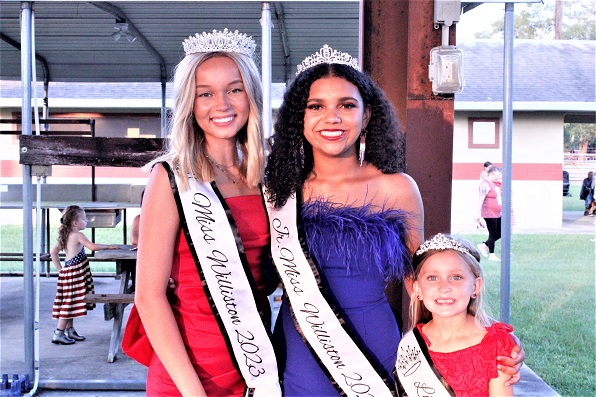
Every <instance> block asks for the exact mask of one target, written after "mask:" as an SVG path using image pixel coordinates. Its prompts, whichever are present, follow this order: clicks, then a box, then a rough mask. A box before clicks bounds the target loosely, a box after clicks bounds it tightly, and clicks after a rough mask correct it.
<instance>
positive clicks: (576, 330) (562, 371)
mask: <svg viewBox="0 0 596 397" xmlns="http://www.w3.org/2000/svg"><path fill="white" fill-rule="evenodd" d="M576 199H577V198H576ZM578 201H579V200H578ZM464 237H465V238H468V239H469V240H471V241H473V242H474V243H479V242H480V241H481V240H482V237H484V236H482V237H480V236H479V235H466V236H464ZM593 237H594V236H593V235H589V234H577V235H571V234H566V235H554V234H553V235H547V234H514V235H513V236H512V239H511V252H512V256H511V270H510V274H511V278H510V291H511V292H510V313H511V318H510V321H509V322H510V323H511V324H512V325H513V327H514V328H515V334H516V335H517V336H518V337H519V338H520V340H521V341H522V345H523V347H524V351H525V352H526V361H525V363H526V364H527V365H528V366H529V367H530V368H531V369H532V370H533V371H534V372H536V373H537V374H538V375H539V376H540V377H541V378H542V379H543V380H544V381H545V382H546V383H547V384H548V385H549V386H551V387H552V388H553V389H555V390H556V391H557V392H558V393H560V394H561V395H562V396H594V395H596V376H595V375H596V374H595V366H594V362H596V346H595V341H596V333H595V328H594V313H595V310H596V305H595V295H594V294H595V289H594V277H595V274H594V273H595V269H594V263H595V260H596V258H595V251H594V243H593V242H592V241H590V239H591V238H593ZM545 247H548V248H545ZM497 255H498V256H500V252H499V250H498V248H497ZM481 265H482V267H483V269H484V271H485V285H486V291H487V296H488V301H489V303H490V306H491V311H492V313H493V315H495V316H497V318H498V314H499V302H500V266H499V265H495V263H494V262H489V261H488V260H486V259H484V258H483V259H482V262H481Z"/></svg>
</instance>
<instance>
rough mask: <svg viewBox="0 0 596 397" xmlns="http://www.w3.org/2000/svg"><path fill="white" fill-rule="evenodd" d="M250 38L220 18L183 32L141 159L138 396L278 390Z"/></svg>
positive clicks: (260, 140)
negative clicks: (144, 370)
mask: <svg viewBox="0 0 596 397" xmlns="http://www.w3.org/2000/svg"><path fill="white" fill-rule="evenodd" d="M254 48H255V43H254V41H253V40H252V38H250V37H247V36H246V35H243V34H240V33H238V32H229V31H228V30H227V29H226V30H224V31H213V32H212V33H203V34H202V35H199V34H197V35H196V36H191V37H189V39H187V40H185V42H184V49H185V52H186V56H185V58H184V59H183V60H182V61H181V62H180V63H179V65H178V66H177V68H176V72H175V77H174V90H173V95H174V109H173V120H172V124H171V135H170V136H171V140H170V146H169V150H168V151H167V153H166V154H164V155H163V156H161V157H159V158H157V159H155V160H154V161H152V162H151V163H150V164H149V165H148V167H150V168H151V174H150V177H149V181H148V184H147V188H146V190H145V195H144V199H143V204H142V214H143V216H142V217H141V221H140V232H139V245H138V259H137V279H136V297H135V305H136V307H137V309H138V312H139V314H140V316H141V319H142V322H143V325H144V327H145V329H146V332H147V336H148V337H149V340H150V342H151V344H152V346H153V349H154V351H155V354H154V355H153V357H152V359H151V362H150V364H149V372H148V376H147V395H151V396H174V395H183V396H206V395H208V396H242V395H243V394H244V393H245V391H246V389H247V388H251V389H252V388H254V389H255V390H256V394H255V395H259V393H260V395H263V396H265V395H267V396H276V395H277V396H279V395H280V391H279V390H280V389H279V383H278V380H277V364H276V361H275V355H274V354H273V350H272V347H271V342H270V340H269V337H268V332H267V329H269V326H270V325H269V324H268V320H269V318H270V316H269V312H268V305H267V303H268V301H267V294H268V293H270V292H272V290H274V289H275V287H276V284H277V283H276V282H275V281H273V282H270V283H268V282H267V281H268V279H267V277H266V276H265V275H264V271H263V270H264V266H265V265H264V263H265V262H264V259H265V258H267V254H266V247H267V245H268V241H269V232H268V226H267V218H266V215H265V209H264V207H263V204H262V203H263V201H262V197H261V195H260V189H259V183H260V182H261V179H262V176H263V165H264V155H263V136H262V131H261V121H260V113H261V106H262V103H261V102H262V100H261V98H262V91H261V84H260V80H259V74H258V70H257V68H256V66H255V64H254V62H253V60H252V55H253V52H254ZM170 277H171V278H173V279H174V281H175V285H176V287H175V290H174V293H173V295H174V296H173V298H174V299H170V301H168V297H167V296H166V293H165V291H166V286H167V284H168V280H169V278H170Z"/></svg>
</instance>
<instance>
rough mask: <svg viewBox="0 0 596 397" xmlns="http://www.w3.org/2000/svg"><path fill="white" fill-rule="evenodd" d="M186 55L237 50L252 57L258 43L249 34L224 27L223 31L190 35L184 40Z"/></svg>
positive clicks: (183, 45)
mask: <svg viewBox="0 0 596 397" xmlns="http://www.w3.org/2000/svg"><path fill="white" fill-rule="evenodd" d="M182 47H184V52H185V53H186V55H190V54H194V53H197V52H219V51H221V52H237V53H240V54H244V55H248V56H249V57H252V54H254V52H255V48H256V47H257V44H256V43H255V41H254V40H253V39H252V36H247V35H246V34H244V33H238V31H237V30H236V31H234V32H231V31H229V30H228V29H224V30H223V32H222V31H219V30H215V29H214V30H213V32H212V33H206V32H203V33H201V34H198V33H197V34H196V35H194V36H188V39H186V40H184V41H183V42H182Z"/></svg>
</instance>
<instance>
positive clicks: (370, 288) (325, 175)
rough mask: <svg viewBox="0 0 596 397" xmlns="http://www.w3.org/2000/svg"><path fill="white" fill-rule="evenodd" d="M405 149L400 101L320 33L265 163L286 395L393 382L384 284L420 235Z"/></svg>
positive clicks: (401, 276) (394, 328)
mask: <svg viewBox="0 0 596 397" xmlns="http://www.w3.org/2000/svg"><path fill="white" fill-rule="evenodd" d="M404 153H405V151H404V135H403V133H402V131H401V129H400V126H399V122H398V120H397V118H396V113H395V110H394V109H393V107H392V106H391V104H390V103H389V101H388V100H387V98H386V97H385V95H384V94H383V92H382V91H381V89H380V88H379V87H378V86H377V85H376V84H375V83H374V82H373V81H372V80H371V79H370V77H368V76H367V75H365V74H364V73H362V72H360V70H359V67H358V63H357V61H356V60H355V59H353V58H352V57H351V56H350V55H348V54H346V53H342V52H339V51H336V50H333V49H331V48H330V47H328V46H327V45H325V46H324V47H323V48H322V49H321V51H320V52H318V53H316V54H314V55H312V56H310V57H308V58H307V59H305V61H304V62H303V63H302V64H301V65H298V73H297V76H296V79H295V80H294V81H293V83H292V84H291V86H290V87H289V89H288V90H287V91H286V93H285V95H284V101H283V103H282V105H281V107H280V108H279V113H278V116H277V120H276V123H275V134H274V135H273V139H272V149H271V154H270V156H269V160H268V163H267V167H266V170H265V179H266V188H267V200H268V203H267V205H268V211H269V220H270V229H271V241H272V243H271V246H272V255H273V259H274V261H275V264H276V266H277V269H278V273H279V274H280V277H281V279H282V281H283V282H284V291H285V293H284V298H283V303H282V308H281V312H280V316H279V319H278V322H277V324H276V330H275V333H276V336H277V337H279V339H280V340H281V341H282V343H281V345H282V346H280V349H279V354H278V363H280V365H281V366H282V368H281V370H283V388H284V396H338V395H340V393H345V394H347V395H375V396H383V395H384V396H390V395H391V391H392V390H394V387H395V383H394V380H393V376H392V372H393V368H394V367H395V363H396V356H397V348H398V344H399V341H400V335H401V332H400V329H399V326H398V322H397V320H396V318H395V316H394V315H393V311H392V307H391V306H390V304H389V301H388V299H387V297H386V294H385V291H386V290H387V288H388V286H390V285H395V283H396V282H401V281H404V280H406V282H405V284H406V287H408V288H409V287H411V281H409V280H410V276H411V274H412V268H411V263H410V261H411V254H412V253H413V252H414V251H415V249H416V248H417V247H418V246H419V245H420V244H421V242H422V241H423V235H424V231H423V225H424V219H423V208H422V200H421V198H420V193H419V191H418V187H417V185H416V183H415V182H414V180H413V179H412V178H411V177H409V176H408V175H407V174H405V173H404V170H405V155H404ZM284 363H285V365H284ZM514 371H515V370H514Z"/></svg>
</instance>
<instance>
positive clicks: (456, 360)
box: [418, 323, 515, 397]
mask: <svg viewBox="0 0 596 397" xmlns="http://www.w3.org/2000/svg"><path fill="white" fill-rule="evenodd" d="M423 325H424V324H418V330H419V331H420V334H421V335H422V337H423V338H424V341H425V342H426V345H427V346H428V350H429V352H430V357H431V358H432V360H433V362H434V364H435V366H436V367H437V369H438V370H439V372H440V373H441V375H443V377H444V378H445V380H447V383H449V386H451V388H452V389H453V391H454V392H455V395H456V396H457V397H483V396H486V397H488V382H489V381H490V380H491V379H493V378H496V377H497V376H498V373H497V360H496V357H497V356H509V355H510V354H511V349H513V346H515V342H514V341H513V338H512V337H511V334H510V332H513V327H511V326H510V325H507V324H505V323H495V324H493V325H491V326H490V327H486V330H487V331H488V332H487V334H486V335H484V338H483V339H482V341H481V342H480V343H479V344H477V345H474V346H470V347H467V348H465V349H462V350H457V351H454V352H451V353H438V352H433V351H432V350H431V349H432V348H431V344H430V341H429V340H428V338H427V337H426V335H424V333H423V332H422V326H423Z"/></svg>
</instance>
